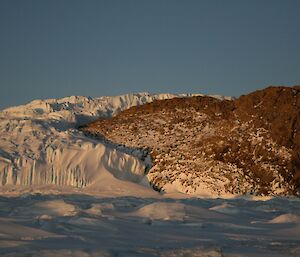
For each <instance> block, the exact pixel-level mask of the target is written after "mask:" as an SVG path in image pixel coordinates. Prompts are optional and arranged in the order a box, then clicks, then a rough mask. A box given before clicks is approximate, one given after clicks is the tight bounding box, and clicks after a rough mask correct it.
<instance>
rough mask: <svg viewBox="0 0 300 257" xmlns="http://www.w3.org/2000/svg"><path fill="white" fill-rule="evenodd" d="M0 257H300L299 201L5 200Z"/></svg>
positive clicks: (1, 202)
mask: <svg viewBox="0 0 300 257" xmlns="http://www.w3.org/2000/svg"><path fill="white" fill-rule="evenodd" d="M0 256H300V200H299V199H296V198H272V199H269V200H264V201H262V200H249V199H245V198H238V199H196V198H190V199H172V198H166V197H159V198H146V197H141V198H139V197H125V196H124V197H113V198H108V197H100V196H99V197H96V196H89V195H82V194H65V195H40V194H31V195H30V194H25V195H21V196H17V197H12V196H10V197H9V196H7V197H4V196H2V197H0Z"/></svg>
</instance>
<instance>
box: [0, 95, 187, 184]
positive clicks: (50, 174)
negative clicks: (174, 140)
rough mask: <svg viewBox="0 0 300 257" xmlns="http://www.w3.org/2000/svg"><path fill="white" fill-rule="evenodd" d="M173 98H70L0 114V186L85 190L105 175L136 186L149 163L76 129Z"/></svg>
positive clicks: (34, 103)
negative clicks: (103, 118) (50, 186)
mask: <svg viewBox="0 0 300 257" xmlns="http://www.w3.org/2000/svg"><path fill="white" fill-rule="evenodd" d="M176 96H188V95H183V94H182V95H174V94H157V95H150V94H148V93H139V94H127V95H121V96H114V97H97V98H91V97H83V96H71V97H66V98H62V99H48V100H34V101H32V102H30V103H28V104H26V105H21V106H16V107H11V108H7V109H4V110H2V111H1V112H0V131H1V137H0V185H2V186H10V185H60V186H75V187H87V186H91V185H95V184H97V181H99V179H101V176H103V174H104V173H109V174H112V175H113V176H114V177H115V178H118V179H121V180H129V181H133V182H140V181H142V180H143V178H144V174H145V169H146V168H147V165H149V164H147V163H145V162H144V161H142V160H141V158H138V157H139V156H140V155H142V154H143V153H141V152H139V151H140V150H139V149H120V147H119V148H118V147H117V148H116V147H115V146H114V145H110V144H108V143H107V142H106V143H105V142H99V140H96V139H93V138H89V137H86V136H84V135H83V134H82V132H80V131H78V130H77V129H76V128H77V127H78V126H79V125H82V124H84V123H87V122H90V121H93V120H95V119H98V118H100V117H111V116H113V115H116V114H117V113H119V112H120V111H122V110H125V109H128V108H130V107H132V106H136V105H142V104H145V103H149V102H152V101H154V100H156V99H157V100H159V99H168V98H173V97H176Z"/></svg>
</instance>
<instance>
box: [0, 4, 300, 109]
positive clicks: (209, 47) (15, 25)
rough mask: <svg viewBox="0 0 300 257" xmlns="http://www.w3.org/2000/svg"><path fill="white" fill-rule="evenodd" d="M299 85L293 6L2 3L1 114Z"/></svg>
mask: <svg viewBox="0 0 300 257" xmlns="http://www.w3.org/2000/svg"><path fill="white" fill-rule="evenodd" d="M295 84H300V1H298V0H294V1H293V0H226V1H225V0H119V1H118V0H106V1H104V0H95V1H93V0H81V1H78V0H26V1H24V0H19V1H16V0H1V1H0V90H1V91H0V109H2V108H5V107H8V106H13V105H19V104H24V103H27V102H29V101H31V100H33V99H45V98H59V97H65V96H70V95H85V96H103V95H118V94H124V93H132V92H150V93H165V92H170V93H205V94H221V95H231V96H236V97H238V96H240V95H242V94H246V93H248V92H251V91H254V90H258V89H262V88H264V87H266V86H269V85H286V86H291V85H295Z"/></svg>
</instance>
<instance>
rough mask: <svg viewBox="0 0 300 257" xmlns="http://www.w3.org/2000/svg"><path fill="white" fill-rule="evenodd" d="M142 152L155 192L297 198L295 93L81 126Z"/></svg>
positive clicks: (199, 103) (157, 107) (131, 112)
mask: <svg viewBox="0 0 300 257" xmlns="http://www.w3.org/2000/svg"><path fill="white" fill-rule="evenodd" d="M81 130H82V131H83V132H84V133H85V134H88V135H93V136H95V137H98V138H99V137H100V138H102V139H104V140H106V141H110V142H112V143H116V144H122V145H126V146H127V147H138V148H143V149H146V150H148V152H149V154H150V155H151V158H152V167H151V168H150V170H149V171H147V172H148V174H147V177H148V179H149V181H150V183H151V184H152V186H153V188H155V189H156V190H159V191H167V192H172V191H179V192H182V193H186V194H195V195H197V194H199V195H210V196H211V195H216V196H218V195H223V196H224V195H226V194H231V195H232V194H247V193H249V194H258V195H270V194H271V195H288V194H295V195H299V194H300V87H299V86H295V87H289V88H288V87H269V88H266V89H264V90H260V91H256V92H253V93H251V94H248V95H244V96H241V97H240V98H238V99H236V100H224V99H223V100H222V99H221V100H220V99H217V98H213V97H208V96H195V97H182V98H180V97H178V98H172V99H167V100H155V101H154V102H151V103H147V104H145V105H141V106H135V107H131V108H130V109H128V110H125V111H123V112H121V113H119V114H118V115H116V116H114V117H113V118H109V119H100V120H97V121H95V122H92V123H89V124H88V125H86V126H84V127H81Z"/></svg>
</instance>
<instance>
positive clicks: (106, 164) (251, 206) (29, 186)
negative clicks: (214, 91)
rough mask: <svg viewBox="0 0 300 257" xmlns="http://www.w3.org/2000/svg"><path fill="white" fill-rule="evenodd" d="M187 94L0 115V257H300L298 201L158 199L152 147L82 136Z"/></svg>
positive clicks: (87, 100)
mask: <svg viewBox="0 0 300 257" xmlns="http://www.w3.org/2000/svg"><path fill="white" fill-rule="evenodd" d="M189 96H190V95H189V94H186V95H185V94H182V95H174V94H157V95H150V94H148V93H139V94H128V95H122V96H115V97H98V98H91V97H81V96H71V97H67V98H63V99H48V100H35V101H32V102H30V103H28V104H26V105H22V106H16V107H11V108H8V109H4V110H2V111H0V133H1V137H0V192H1V196H0V256H7V257H8V256H84V257H85V256H105V257H106V256H126V257H127V256H128V257H131V256H161V257H167V256H182V257H183V256H207V257H208V256H210V257H219V256H228V257H229V256H231V257H233V256H277V257H279V256H293V257H295V256H300V201H299V199H298V198H296V197H273V198H272V197H255V196H252V197H250V196H240V197H235V198H230V199H225V198H223V199H220V198H215V197H214V198H210V197H208V198H205V199H204V198H199V197H198V198H193V197H192V196H191V195H187V194H183V193H179V192H174V190H171V191H170V193H168V192H167V193H165V194H161V193H159V192H157V191H154V190H153V188H152V187H151V186H150V185H149V181H148V178H147V176H145V175H146V172H147V171H148V170H149V169H150V168H151V164H152V160H151V158H150V155H149V154H148V152H147V149H143V148H135V147H131V146H125V145H119V144H116V143H113V142H111V141H108V140H105V139H102V140H100V139H99V138H98V139H97V138H93V137H87V136H86V135H84V134H83V133H82V132H81V131H79V130H78V127H79V126H81V125H84V124H86V123H88V122H91V121H94V120H97V119H99V118H110V117H112V116H115V115H116V114H118V113H120V112H121V111H123V110H125V109H128V108H130V107H132V106H137V105H143V104H145V103H150V102H152V101H154V100H162V99H170V98H174V97H189ZM215 97H217V98H219V99H223V98H222V97H220V96H215ZM226 99H229V98H226ZM206 196H207V195H206Z"/></svg>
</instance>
